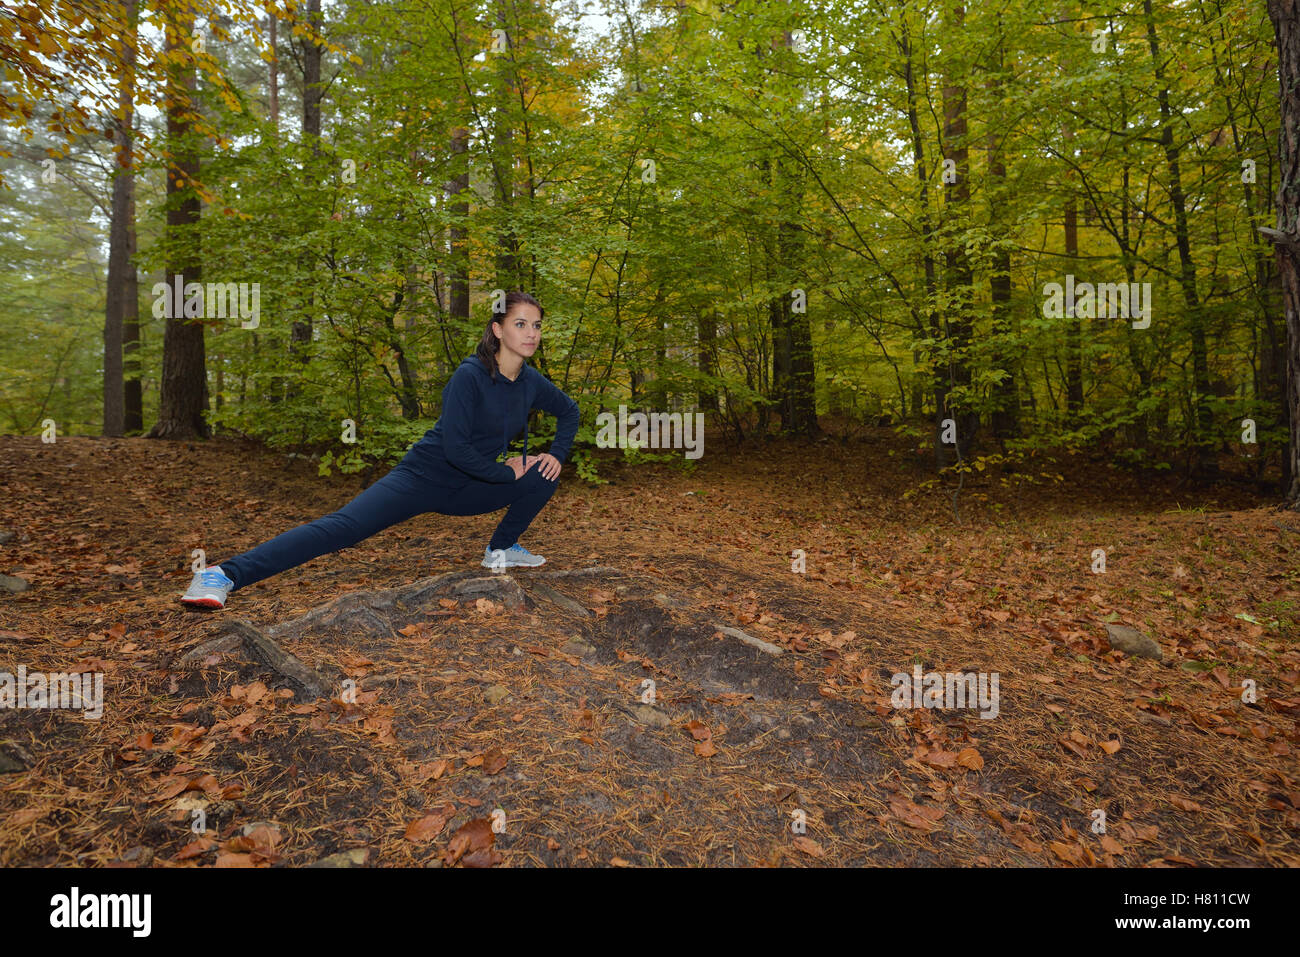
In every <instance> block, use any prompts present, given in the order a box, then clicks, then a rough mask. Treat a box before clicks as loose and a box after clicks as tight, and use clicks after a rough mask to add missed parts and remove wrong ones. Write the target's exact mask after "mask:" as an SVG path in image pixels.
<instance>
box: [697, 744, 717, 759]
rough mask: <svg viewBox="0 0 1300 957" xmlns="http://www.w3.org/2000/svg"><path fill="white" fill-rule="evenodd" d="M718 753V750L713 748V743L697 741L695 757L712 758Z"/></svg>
mask: <svg viewBox="0 0 1300 957" xmlns="http://www.w3.org/2000/svg"><path fill="white" fill-rule="evenodd" d="M717 753H718V749H717V748H715V747H714V746H713V742H712V741H696V742H695V756H696V757H697V758H711V757H713V756H714V755H715V754H717Z"/></svg>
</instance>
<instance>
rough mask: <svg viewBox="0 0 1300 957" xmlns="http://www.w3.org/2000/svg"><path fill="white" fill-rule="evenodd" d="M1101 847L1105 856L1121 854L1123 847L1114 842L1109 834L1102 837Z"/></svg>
mask: <svg viewBox="0 0 1300 957" xmlns="http://www.w3.org/2000/svg"><path fill="white" fill-rule="evenodd" d="M1101 847H1102V850H1104V851H1105V852H1106V853H1107V854H1123V853H1124V845H1123V844H1121V843H1120V842H1119V841H1117V840H1115V839H1114V838H1113V837H1111V836H1110V835H1109V834H1104V835H1102V838H1101Z"/></svg>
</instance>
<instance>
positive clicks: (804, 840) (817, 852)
mask: <svg viewBox="0 0 1300 957" xmlns="http://www.w3.org/2000/svg"><path fill="white" fill-rule="evenodd" d="M794 846H795V847H797V848H799V850H801V851H803V852H804V853H805V854H808V855H810V856H812V857H821V856H822V855H823V854H825V853H826V852H825V851H823V850H822V846H821V845H820V844H818V843H817V842H816V841H814V840H813V839H812V838H810V837H796V838H795V839H794Z"/></svg>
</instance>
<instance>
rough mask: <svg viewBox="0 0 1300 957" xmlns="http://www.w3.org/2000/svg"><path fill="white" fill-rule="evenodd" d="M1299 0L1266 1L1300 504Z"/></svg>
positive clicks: (1291, 458) (1290, 460) (1291, 474)
mask: <svg viewBox="0 0 1300 957" xmlns="http://www.w3.org/2000/svg"><path fill="white" fill-rule="evenodd" d="M1298 4H1300V0H1268V16H1269V19H1270V20H1272V21H1273V31H1274V33H1275V34H1276V36H1277V54H1278V55H1277V73H1278V81H1279V84H1280V86H1281V107H1282V120H1281V124H1280V126H1279V134H1278V140H1279V143H1278V157H1279V160H1280V162H1279V164H1278V174H1279V175H1278V190H1277V232H1278V235H1277V236H1275V237H1274V239H1275V240H1276V242H1277V271H1278V275H1279V276H1280V277H1281V280H1282V305H1283V309H1284V310H1285V313H1286V331H1287V379H1286V401H1287V410H1288V412H1289V414H1290V444H1289V447H1288V448H1287V453H1286V466H1285V468H1284V473H1285V478H1286V482H1285V485H1284V486H1283V487H1284V489H1285V495H1286V504H1287V505H1288V506H1289V507H1290V508H1293V509H1300V8H1298Z"/></svg>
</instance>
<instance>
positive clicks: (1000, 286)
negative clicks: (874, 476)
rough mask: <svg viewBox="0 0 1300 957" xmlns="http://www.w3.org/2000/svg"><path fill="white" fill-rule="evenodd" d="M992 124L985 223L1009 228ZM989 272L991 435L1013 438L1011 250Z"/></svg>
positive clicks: (1016, 421)
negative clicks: (996, 373) (995, 374)
mask: <svg viewBox="0 0 1300 957" xmlns="http://www.w3.org/2000/svg"><path fill="white" fill-rule="evenodd" d="M1001 31H1002V24H1001V22H1000V21H999V23H998V47H997V49H996V50H995V51H994V62H993V69H994V71H995V74H996V76H995V77H994V78H991V79H989V80H988V81H987V82H986V83H985V84H984V86H985V89H986V90H988V92H989V94H990V97H989V102H990V103H991V102H994V100H995V99H996V96H997V93H998V90H999V88H1000V87H1001V85H1002V79H1001V73H1002V69H1003V62H1002V32H1001ZM993 127H994V124H993V123H990V124H989V132H988V136H987V139H986V145H987V149H988V168H989V223H990V225H991V227H992V228H993V229H994V230H995V231H1000V230H1001V229H1003V228H1009V226H1010V224H1008V223H1006V222H1005V221H1004V215H1003V212H1002V204H1003V202H1004V201H1005V199H1006V189H1007V166H1006V162H1005V161H1004V159H1003V157H1002V147H1001V146H1000V144H999V142H998V133H997V130H995V129H994V128H993ZM990 258H991V260H992V262H991V266H992V272H991V274H990V276H989V309H990V312H991V313H992V326H993V341H994V342H995V343H997V348H996V351H995V353H994V354H995V355H996V356H997V357H998V368H999V369H1000V370H1001V371H1003V372H1005V373H1006V374H1007V376H1006V378H1005V379H1003V380H1002V381H1001V382H999V383H997V384H996V385H994V386H993V395H994V402H993V414H992V416H991V425H992V428H993V434H994V435H995V436H996V437H997V438H998V439H999V440H1002V441H1005V440H1006V439H1010V438H1015V437H1016V436H1017V435H1018V434H1019V432H1020V392H1019V387H1018V385H1017V376H1016V371H1017V367H1018V365H1019V362H1018V356H1017V341H1016V340H1017V333H1018V331H1019V330H1018V329H1017V328H1016V326H1017V324H1016V319H1015V311H1014V309H1013V308H1012V305H1011V250H1009V249H1007V248H1006V247H1005V246H1001V245H999V246H998V247H997V248H996V249H994V250H993V252H992V256H991V257H990Z"/></svg>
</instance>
